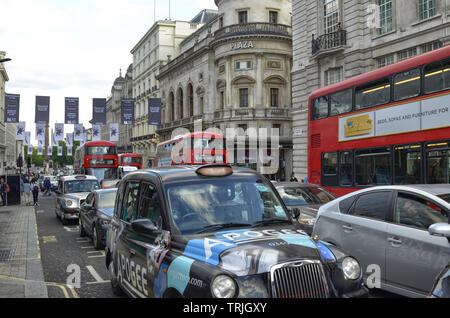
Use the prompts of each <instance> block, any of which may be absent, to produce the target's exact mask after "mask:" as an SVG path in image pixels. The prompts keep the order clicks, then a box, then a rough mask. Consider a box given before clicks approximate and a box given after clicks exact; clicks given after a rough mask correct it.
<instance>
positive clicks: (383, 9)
mask: <svg viewBox="0 0 450 318" xmlns="http://www.w3.org/2000/svg"><path fill="white" fill-rule="evenodd" d="M377 4H378V6H379V8H380V28H379V29H378V34H380V35H381V34H385V33H387V32H390V31H392V0H377Z"/></svg>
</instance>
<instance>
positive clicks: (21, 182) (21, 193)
mask: <svg viewBox="0 0 450 318" xmlns="http://www.w3.org/2000/svg"><path fill="white" fill-rule="evenodd" d="M23 185H24V183H23V176H22V175H21V176H20V200H21V201H22V200H23V199H24V197H23Z"/></svg>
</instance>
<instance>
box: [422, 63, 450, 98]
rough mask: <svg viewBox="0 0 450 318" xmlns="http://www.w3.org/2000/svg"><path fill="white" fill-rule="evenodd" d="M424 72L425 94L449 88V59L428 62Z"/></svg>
mask: <svg viewBox="0 0 450 318" xmlns="http://www.w3.org/2000/svg"><path fill="white" fill-rule="evenodd" d="M424 73H425V79H424V88H425V93H426V94H428V93H433V92H438V91H442V90H444V89H448V88H450V60H449V61H443V62H442V61H439V62H437V63H432V64H429V65H427V66H426V67H425V72H424Z"/></svg>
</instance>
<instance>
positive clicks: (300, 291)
mask: <svg viewBox="0 0 450 318" xmlns="http://www.w3.org/2000/svg"><path fill="white" fill-rule="evenodd" d="M270 275H271V284H272V294H273V297H274V298H328V295H329V293H328V285H327V281H326V279H325V273H324V271H323V267H322V264H321V263H320V261H312V260H302V261H296V262H292V263H285V264H279V265H275V266H273V267H272V269H271V273H270Z"/></svg>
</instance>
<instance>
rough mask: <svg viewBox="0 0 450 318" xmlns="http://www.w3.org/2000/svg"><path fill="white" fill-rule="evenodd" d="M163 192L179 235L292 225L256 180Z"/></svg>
mask: <svg viewBox="0 0 450 318" xmlns="http://www.w3.org/2000/svg"><path fill="white" fill-rule="evenodd" d="M166 193H167V199H168V202H169V207H170V211H171V213H172V217H173V220H174V223H175V225H176V226H177V227H178V229H179V230H180V232H181V233H182V234H197V233H206V232H212V231H217V230H220V229H223V228H232V227H257V226H261V225H264V224H275V223H287V222H289V223H290V222H291V221H290V219H289V217H288V216H287V214H286V212H285V210H284V208H283V206H282V204H281V203H280V201H279V200H278V198H277V197H276V195H275V194H274V192H273V191H272V189H271V188H270V186H269V185H268V184H267V181H265V180H262V179H257V178H256V177H255V178H248V177H247V178H224V179H201V180H199V181H196V182H190V183H184V184H169V185H166Z"/></svg>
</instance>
